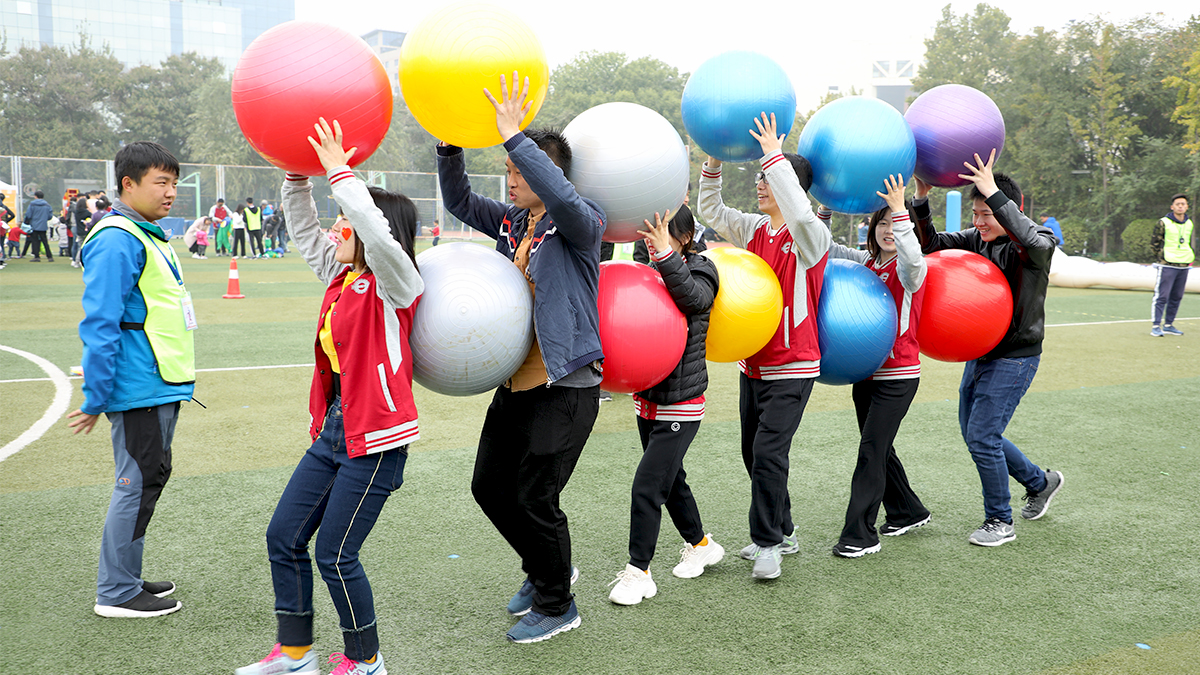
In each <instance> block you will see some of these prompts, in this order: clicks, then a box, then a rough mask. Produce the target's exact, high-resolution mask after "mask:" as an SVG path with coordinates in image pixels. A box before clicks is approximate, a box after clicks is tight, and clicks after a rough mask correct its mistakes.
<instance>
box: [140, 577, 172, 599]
mask: <svg viewBox="0 0 1200 675" xmlns="http://www.w3.org/2000/svg"><path fill="white" fill-rule="evenodd" d="M142 590H143V591H146V592H147V593H149V594H150V595H153V596H154V597H156V598H165V597H167V596H168V595H170V594H172V593H174V592H175V584H173V583H171V582H170V581H143V582H142Z"/></svg>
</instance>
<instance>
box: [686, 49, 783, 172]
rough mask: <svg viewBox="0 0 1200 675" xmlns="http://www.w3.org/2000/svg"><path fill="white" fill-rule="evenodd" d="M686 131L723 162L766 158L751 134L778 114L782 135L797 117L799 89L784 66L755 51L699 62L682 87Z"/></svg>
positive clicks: (725, 55)
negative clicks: (764, 117) (760, 121)
mask: <svg viewBox="0 0 1200 675" xmlns="http://www.w3.org/2000/svg"><path fill="white" fill-rule="evenodd" d="M680 107H681V108H682V112H683V127H684V128H685V129H687V132H688V135H689V136H691V138H692V140H693V141H695V142H696V145H699V146H700V149H701V150H703V151H704V152H706V153H708V154H709V155H712V156H713V157H716V158H717V159H719V160H721V161H722V162H749V161H752V160H756V159H759V158H761V157H762V146H760V145H759V143H758V141H756V140H754V137H753V136H751V135H750V130H751V129H754V128H755V127H754V118H756V117H758V116H760V115H761V114H762V113H764V112H765V113H767V114H768V115H770V114H771V113H775V124H776V128H777V129H778V130H779V133H780V134H783V135H787V133H788V132H789V131H791V129H792V122H793V121H794V120H795V118H796V89H795V88H794V87H792V81H791V80H790V79H788V76H787V73H785V72H783V68H781V67H780V66H779V64H778V63H775V62H774V61H772V60H771V59H769V58H767V57H766V56H763V55H762V54H758V53H755V52H744V51H732V52H725V53H724V54H720V55H717V56H714V57H712V58H711V59H709V60H707V61H705V62H704V63H702V64H700V67H699V68H697V69H696V72H694V73H692V76H691V77H689V78H688V82H687V86H685V87H684V88H683V101H682V103H681V104H680Z"/></svg>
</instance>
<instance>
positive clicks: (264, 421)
mask: <svg viewBox="0 0 1200 675" xmlns="http://www.w3.org/2000/svg"><path fill="white" fill-rule="evenodd" d="M178 250H179V251H180V252H181V253H182V247H181V246H180V247H179V249H178ZM239 262H240V263H241V264H240V265H239V267H240V274H241V288H242V292H243V293H244V294H245V295H246V299H245V300H223V299H221V294H222V293H224V292H225V289H226V279H227V276H228V267H229V263H228V261H227V260H225V259H217V258H213V259H210V260H193V259H191V258H190V257H187V256H186V254H184V256H183V263H184V275H185V278H186V280H187V282H188V287H189V289H190V290H191V292H192V294H193V297H194V298H195V300H196V308H197V313H198V315H199V319H200V323H201V329H200V331H199V333H197V336H196V346H197V366H198V367H199V368H200V369H202V370H203V372H201V373H199V375H198V381H197V387H196V396H197V398H198V399H199V400H200V401H201V402H203V404H204V405H205V406H206V407H204V408H202V407H200V406H198V405H192V404H185V405H184V407H183V411H182V413H181V417H180V420H179V425H178V429H177V431H176V436H175V444H174V462H175V472H174V475H173V477H172V479H171V483H170V485H169V486H168V487H167V489H166V491H165V492H164V494H163V497H162V499H161V500H160V502H159V505H158V510H157V512H156V514H155V517H154V520H153V522H152V524H151V526H150V530H149V533H148V536H147V540H148V541H147V546H146V558H145V574H146V577H147V578H151V579H155V580H158V579H170V580H173V581H175V582H176V584H178V586H179V591H178V592H177V593H176V594H175V596H174V597H177V598H179V599H180V600H182V601H183V604H184V609H183V611H181V612H178V613H176V614H173V615H171V616H169V617H165V618H162V619H151V620H143V621H117V620H111V619H102V618H99V617H97V616H95V615H94V614H93V613H92V604H93V601H94V588H95V586H94V584H95V573H96V556H97V551H98V549H99V540H100V532H101V526H102V522H103V518H104V513H105V510H106V508H107V504H108V498H109V494H110V491H111V487H110V485H111V483H110V481H111V480H112V456H111V446H110V444H109V440H108V434H107V431H108V425H107V424H106V423H105V422H101V423H100V424H99V425H98V426H97V430H96V432H94V433H92V434H91V435H90V436H86V437H74V436H72V435H71V434H70V433H69V431H68V429H67V428H66V423H65V420H60V421H58V422H56V423H55V424H54V426H53V427H52V428H51V429H50V430H49V431H48V432H47V433H45V434H44V435H43V436H42V437H41V438H40V439H38V440H36V441H35V442H33V443H31V444H30V445H28V446H27V447H25V448H24V449H22V450H21V451H20V452H18V453H16V454H15V455H13V456H11V457H9V458H8V459H6V460H4V461H3V462H0V574H2V577H0V578H2V581H0V673H4V674H7V673H12V674H13V675H16V674H17V673H22V674H23V673H32V672H53V673H85V674H92V673H95V674H101V673H121V674H124V673H129V672H152V673H177V674H193V673H194V674H209V673H229V672H232V669H233V668H235V667H237V666H240V665H244V664H246V663H249V662H250V661H253V660H256V659H258V658H261V657H262V656H263V655H265V654H266V651H267V650H268V649H269V648H270V646H271V644H272V643H273V642H274V617H273V615H272V611H271V610H272V597H271V584H270V576H269V569H268V566H267V562H266V553H265V546H264V542H263V533H264V530H265V528H266V524H267V522H268V520H269V518H270V515H271V513H272V511H273V509H274V506H275V503H276V501H277V499H278V497H279V494H280V492H281V491H282V489H283V486H284V484H285V483H286V481H287V479H288V477H289V476H290V474H291V470H292V467H293V466H294V465H295V463H296V461H297V460H298V458H299V457H300V455H301V454H302V453H303V452H304V450H305V448H307V446H308V439H307V434H306V427H307V421H308V415H307V412H306V401H307V392H308V383H309V378H310V377H311V370H310V368H307V367H303V364H306V363H311V360H312V340H313V325H314V322H315V318H316V313H317V310H318V308H319V300H320V296H321V293H322V290H323V289H322V287H321V285H320V284H319V282H317V280H316V277H315V276H314V275H313V274H312V273H311V272H309V271H308V268H307V266H306V265H305V264H304V262H303V260H301V259H300V258H299V257H298V256H289V257H288V258H285V259H282V260H262V261H255V260H245V261H239ZM79 276H80V275H79V272H78V270H75V269H72V268H71V267H70V266H68V265H67V264H66V263H65V262H55V263H54V264H52V265H50V264H46V263H42V264H39V265H34V264H30V263H28V262H27V261H25V260H18V261H13V262H12V263H10V265H9V266H8V268H7V269H5V270H3V271H0V345H4V346H7V347H11V348H15V349H19V350H23V351H26V352H31V353H34V354H37V355H39V356H41V357H43V358H45V359H48V360H49V361H50V362H51V363H53V364H54V365H55V366H57V367H58V368H59V369H62V370H63V371H69V368H70V367H71V366H75V365H78V364H79V360H80V351H81V349H80V343H79V339H78V334H77V332H76V326H77V324H78V322H79V320H80V319H81V318H82V313H81V310H80V306H79V297H80V295H81V292H82V285H81V283H80V281H79ZM1149 302H1150V294H1149V293H1148V292H1133V291H1115V290H1079V289H1051V294H1050V297H1049V299H1048V300H1047V323H1048V324H1051V326H1050V327H1049V328H1048V329H1047V339H1046V343H1045V354H1044V355H1043V359H1042V364H1041V370H1040V372H1039V373H1038V376H1037V379H1036V380H1035V381H1034V384H1033V387H1032V388H1031V390H1030V392H1029V394H1028V395H1027V396H1026V397H1025V399H1024V401H1023V402H1022V404H1021V407H1020V408H1019V409H1018V410H1017V414H1016V416H1015V418H1014V420H1013V422H1012V424H1011V425H1010V427H1009V430H1008V436H1009V437H1010V438H1011V439H1012V440H1013V441H1014V442H1016V443H1017V444H1018V445H1019V446H1021V447H1022V448H1023V449H1024V450H1025V451H1026V452H1027V453H1028V454H1029V455H1030V457H1031V459H1033V460H1034V461H1035V462H1038V463H1039V464H1041V465H1043V466H1049V467H1051V468H1055V469H1060V470H1062V471H1063V472H1064V474H1065V475H1066V479H1067V484H1066V486H1065V488H1064V490H1063V492H1062V493H1061V494H1060V495H1059V496H1058V497H1057V498H1056V499H1055V502H1054V505H1053V508H1052V509H1051V511H1050V512H1049V514H1048V515H1047V516H1046V517H1044V518H1042V519H1041V520H1039V521H1036V522H1025V521H1021V520H1020V519H1018V522H1017V535H1018V536H1017V540H1016V541H1015V542H1013V543H1011V544H1007V545H1005V546H1002V547H999V548H996V549H984V548H979V547H975V546H970V545H968V544H967V541H966V538H967V535H968V534H969V533H970V532H971V530H973V529H974V528H975V527H977V526H978V525H979V524H980V522H982V519H983V515H982V499H981V497H980V494H979V492H980V488H979V479H978V475H977V474H976V472H975V468H974V464H973V463H972V462H971V460H970V456H969V454H968V453H967V451H966V449H965V447H964V446H963V444H962V441H961V439H960V438H959V433H958V428H957V417H956V411H957V384H958V378H959V375H960V374H961V366H960V365H954V364H944V363H939V362H935V361H929V360H926V362H925V364H924V365H923V370H924V373H923V377H922V382H921V389H920V391H919V392H918V395H917V399H916V401H915V402H914V404H913V406H912V409H911V411H910V412H909V415H908V417H907V419H906V421H905V424H904V426H903V427H902V428H901V431H900V437H899V438H898V439H897V442H896V445H897V448H898V450H899V453H900V456H901V458H902V459H903V461H904V462H905V466H906V468H907V470H908V474H909V477H910V479H911V481H912V483H913V485H914V487H915V489H916V490H917V492H918V493H919V494H920V495H921V497H922V499H923V500H924V501H925V503H926V505H928V506H929V508H930V509H931V510H932V512H933V522H932V523H931V524H930V525H929V526H927V527H924V528H921V529H920V530H917V531H915V532H913V533H912V534H910V535H906V536H904V537H899V538H895V539H887V540H885V541H884V542H883V545H884V546H883V550H882V552H880V553H878V554H876V555H872V556H867V557H865V558H862V559H859V560H844V559H840V558H836V557H834V556H832V555H831V554H830V548H831V546H832V545H833V544H834V543H835V542H836V540H837V536H838V533H839V531H840V528H841V524H842V520H843V518H844V513H845V507H846V501H847V499H848V494H849V483H850V474H851V472H852V470H853V466H854V462H855V453H856V449H857V433H856V427H855V423H854V412H853V407H852V404H851V401H850V390H849V388H848V387H839V388H835V387H827V386H823V385H817V387H816V389H815V391H814V394H813V397H812V401H811V403H810V405H809V407H808V410H807V411H806V413H805V415H804V420H803V422H802V424H801V425H800V430H799V432H798V433H797V434H796V438H795V442H794V445H793V449H792V471H791V480H790V487H791V493H792V502H793V512H794V516H795V519H796V523H797V526H798V531H799V535H800V542H801V550H800V552H799V553H798V554H796V555H793V556H787V557H785V559H784V562H783V568H784V569H783V576H782V577H781V578H780V579H778V580H776V581H774V582H768V583H760V582H754V581H753V580H751V579H750V577H749V564H748V563H746V562H745V561H742V560H739V559H737V558H736V550H737V549H739V548H740V547H742V546H743V545H745V544H746V543H747V541H748V534H747V524H746V511H747V508H748V504H749V481H748V479H747V477H746V473H745V470H744V469H743V468H742V465H741V459H740V455H739V450H738V424H737V370H736V367H735V366H734V365H732V364H710V366H709V373H710V376H711V379H712V385H711V387H710V389H709V393H708V399H709V404H708V415H707V417H706V419H705V421H704V424H703V425H702V427H701V430H700V433H699V436H698V437H697V439H696V442H695V443H694V444H693V446H692V449H691V452H690V453H689V454H688V459H687V468H688V475H689V481H690V482H691V484H692V486H693V489H694V491H695V494H696V497H697V500H698V502H699V506H700V510H701V514H702V515H703V517H704V520H705V525H706V528H707V529H708V530H709V531H710V532H712V533H713V536H714V538H715V539H716V540H717V541H719V542H720V543H722V544H723V545H724V546H725V547H726V549H728V550H729V551H730V553H729V554H728V555H727V556H726V559H725V561H723V562H722V563H720V564H718V565H717V566H715V567H713V568H710V569H709V570H708V571H707V572H705V574H704V575H703V576H701V577H699V578H697V579H693V580H681V579H676V578H674V577H673V576H671V574H670V568H671V566H673V565H674V564H675V563H676V562H677V561H678V549H679V547H680V542H679V539H678V535H677V534H676V533H675V532H674V531H673V530H672V529H671V527H670V525H669V519H664V529H663V533H662V537H661V538H660V541H659V548H658V555H657V557H656V558H655V561H654V563H653V565H652V567H651V569H652V571H653V572H654V573H655V578H656V581H657V582H658V584H659V594H658V596H657V597H655V598H653V599H650V600H647V601H645V602H643V603H642V604H641V605H638V606H636V607H617V606H614V605H612V604H610V603H609V602H608V600H607V594H608V587H607V584H608V582H609V581H611V580H612V579H613V577H614V576H615V575H616V573H617V572H618V571H619V570H621V569H622V568H623V566H624V564H625V561H626V559H627V551H626V538H627V535H628V511H629V501H628V500H629V486H630V482H631V479H632V475H633V470H634V468H635V467H636V464H637V461H638V458H639V455H640V446H639V444H638V441H637V433H636V427H635V421H634V415H633V411H632V405H631V403H630V400H629V399H628V397H622V396H618V397H616V400H615V401H614V402H612V403H605V404H604V405H603V406H602V408H601V411H600V416H599V418H598V420H597V422H596V425H595V431H594V432H593V434H592V437H591V439H590V441H589V443H588V446H587V448H586V449H585V450H584V453H583V456H582V459H581V460H580V463H579V466H578V468H577V470H576V472H575V474H574V477H573V478H572V481H571V483H570V485H569V486H568V487H567V490H566V492H565V493H564V495H563V508H564V510H565V511H566V512H567V514H568V516H569V517H570V519H571V531H572V536H573V543H574V546H573V552H574V558H575V560H574V562H575V563H576V564H577V565H578V566H579V568H580V569H581V572H582V575H581V578H580V581H579V583H578V584H577V585H576V586H575V592H576V594H577V596H578V604H579V608H580V613H581V615H582V617H583V624H582V626H581V628H579V629H578V630H574V631H571V632H569V633H566V634H564V635H561V636H559V637H556V638H554V639H553V640H550V641H549V642H545V643H539V644H534V645H511V644H508V643H507V642H506V641H505V640H504V631H506V630H507V629H508V628H509V627H510V626H511V624H512V623H513V622H512V620H511V619H510V618H509V617H508V616H507V615H506V613H505V612H504V605H505V603H506V602H507V601H508V598H509V596H510V595H511V594H512V593H513V591H515V590H516V588H517V586H518V585H519V583H520V580H521V575H520V572H519V569H518V560H517V558H516V556H515V554H513V553H512V551H511V550H510V549H509V548H508V547H507V545H506V544H505V543H504V541H503V540H502V539H501V538H500V537H499V535H498V534H497V533H496V532H495V530H494V529H493V528H492V527H491V526H490V524H489V523H488V522H487V520H486V519H485V517H484V516H483V514H482V513H481V512H480V511H479V509H478V507H477V506H476V505H475V503H474V502H473V500H472V498H471V495H470V491H469V481H470V474H471V467H472V463H473V460H474V446H475V440H476V438H477V436H478V432H479V427H480V425H481V423H482V419H483V411H484V409H485V408H486V405H487V402H488V400H489V399H488V397H487V396H479V397H472V398H461V399H459V398H448V397H443V396H439V395H436V394H433V393H430V392H428V391H425V390H423V389H420V388H418V391H417V404H418V407H419V409H420V413H421V434H422V440H421V441H420V442H419V443H418V444H416V445H414V446H413V447H412V454H411V456H410V459H409V462H408V465H407V471H406V477H405V478H406V481H405V483H406V484H405V485H404V487H403V488H402V489H400V490H399V491H397V492H396V493H395V495H394V496H393V497H392V499H391V500H390V502H389V504H388V506H387V508H386V509H385V510H384V513H383V516H382V518H381V519H380V521H379V524H378V525H377V527H376V529H375V531H374V533H373V535H372V537H371V538H370V539H369V540H368V541H367V544H366V546H365V548H364V550H363V553H362V556H363V560H364V565H365V566H366V569H367V571H368V574H369V575H370V577H371V580H372V585H373V587H374V591H375V600H376V607H377V611H378V615H379V625H380V638H381V641H382V652H383V654H384V656H385V658H386V660H387V663H388V667H389V671H390V672H392V673H408V672H413V673H666V672H677V671H687V670H690V669H691V668H693V667H694V668H696V669H698V670H701V671H703V672H712V673H726V672H742V671H755V672H784V673H856V674H861V673H889V674H890V673H896V674H901V673H913V674H922V675H925V674H929V673H986V674H991V673H997V674H1008V673H1012V674H1017V673H1053V674H1054V675H1085V674H1087V675H1099V674H1109V673H1112V674H1117V673H1121V674H1125V673H1130V674H1138V675H1143V674H1144V675H1149V674H1156V675H1157V674H1181V675H1182V674H1188V673H1200V562H1198V561H1200V528H1198V527H1197V523H1198V522H1200V506H1198V500H1197V495H1198V494H1200V320H1197V319H1194V318H1182V317H1197V316H1200V297H1197V296H1195V295H1189V296H1187V297H1186V298H1185V299H1184V301H1183V311H1182V312H1181V320H1179V321H1177V325H1178V326H1179V327H1180V328H1181V329H1182V330H1183V331H1185V332H1186V333H1187V335H1185V336H1184V337H1182V338H1173V337H1167V338H1160V339H1155V338H1151V337H1150V336H1149V335H1148V333H1149V321H1147V320H1145V319H1146V317H1147V316H1148V313H1149ZM1131 320H1138V321H1135V322H1129V323H1114V322H1120V321H1131ZM1059 324H1082V325H1059ZM265 366H283V367H279V368H265ZM220 369H227V370H220ZM0 374H2V375H0V380H2V381H0V411H2V413H0V446H3V445H4V444H7V443H8V442H9V441H11V440H13V439H14V438H16V437H17V436H19V435H20V434H22V433H23V432H24V431H25V430H26V429H27V428H28V427H29V426H30V425H32V424H33V423H34V422H35V421H36V420H37V419H38V418H40V417H41V416H42V415H43V413H44V412H45V411H46V409H47V406H49V405H50V401H51V399H52V398H53V395H54V387H53V385H52V384H51V382H49V381H48V380H46V379H45V375H44V373H43V372H42V371H41V370H40V369H39V368H38V367H37V366H35V365H34V364H33V363H31V362H29V361H27V360H25V359H23V358H21V357H18V356H16V355H14V354H12V353H9V352H6V351H0ZM14 380H20V381H14ZM72 385H73V386H74V393H73V395H72V399H71V408H72V409H74V408H75V407H78V405H79V403H80V402H81V400H82V396H81V394H80V391H79V381H78V380H72ZM1021 494H1023V492H1022V491H1021V490H1020V488H1019V486H1016V484H1015V483H1014V495H1013V496H1014V507H1016V508H1019V506H1020V502H1019V496H1020V495H1021ZM451 556H457V557H451ZM316 611H317V621H316V628H317V643H316V648H317V650H318V651H319V652H320V653H322V654H325V655H327V654H329V653H330V652H332V651H340V650H341V637H340V634H339V631H338V629H337V617H336V614H335V613H334V611H333V608H332V604H331V603H330V602H329V599H328V594H327V593H325V592H324V590H323V589H322V588H321V586H320V584H319V583H318V589H317V607H316ZM1137 643H1143V644H1145V645H1147V646H1149V647H1150V649H1148V650H1147V649H1142V648H1139V647H1137V646H1136V645H1137Z"/></svg>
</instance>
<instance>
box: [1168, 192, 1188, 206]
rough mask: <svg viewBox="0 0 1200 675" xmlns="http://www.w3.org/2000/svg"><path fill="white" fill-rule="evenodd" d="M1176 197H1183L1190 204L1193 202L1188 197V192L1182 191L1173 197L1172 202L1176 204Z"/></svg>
mask: <svg viewBox="0 0 1200 675" xmlns="http://www.w3.org/2000/svg"><path fill="white" fill-rule="evenodd" d="M1176 199H1182V200H1183V201H1185V202H1187V203H1188V204H1191V203H1192V200H1190V199H1188V196H1187V195H1186V194H1184V193H1182V192H1180V193H1179V194H1177V195H1175V196H1174V197H1171V202H1170V203H1172V204H1174V203H1175V200H1176Z"/></svg>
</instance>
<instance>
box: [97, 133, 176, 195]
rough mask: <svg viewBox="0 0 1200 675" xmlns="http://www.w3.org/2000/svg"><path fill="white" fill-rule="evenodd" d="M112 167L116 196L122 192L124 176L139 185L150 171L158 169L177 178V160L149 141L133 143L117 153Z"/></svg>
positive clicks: (168, 151)
mask: <svg viewBox="0 0 1200 675" xmlns="http://www.w3.org/2000/svg"><path fill="white" fill-rule="evenodd" d="M114 164H115V166H114V167H113V168H114V170H115V172H116V174H117V194H121V193H122V191H123V190H124V188H125V186H124V180H125V177H126V176H129V177H130V178H132V179H133V182H134V183H141V182H142V179H143V178H145V177H146V174H147V173H149V171H150V169H160V170H162V171H166V172H167V173H173V174H175V177H176V178H179V160H177V159H175V155H172V154H171V151H170V150H167V149H166V148H164V147H163V146H161V145H159V144H158V143H154V142H151V141H134V142H133V143H130V144H129V145H126V146H125V147H123V148H121V150H120V151H119V152H117V158H116V161H115V162H114Z"/></svg>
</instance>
